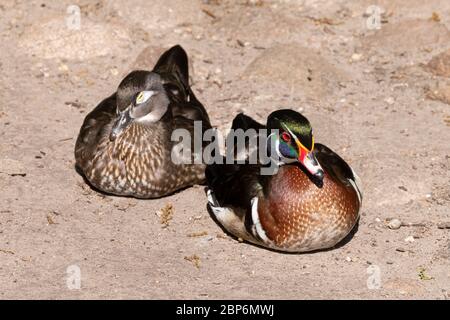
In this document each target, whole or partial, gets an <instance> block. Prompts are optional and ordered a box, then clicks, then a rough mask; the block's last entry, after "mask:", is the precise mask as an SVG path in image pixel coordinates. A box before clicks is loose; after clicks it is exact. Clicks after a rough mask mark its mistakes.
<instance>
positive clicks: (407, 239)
mask: <svg viewBox="0 0 450 320" xmlns="http://www.w3.org/2000/svg"><path fill="white" fill-rule="evenodd" d="M405 242H414V237H413V236H409V237H406V238H405Z"/></svg>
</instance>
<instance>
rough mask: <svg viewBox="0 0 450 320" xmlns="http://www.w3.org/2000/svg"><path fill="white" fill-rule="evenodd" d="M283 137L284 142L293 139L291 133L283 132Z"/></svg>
mask: <svg viewBox="0 0 450 320" xmlns="http://www.w3.org/2000/svg"><path fill="white" fill-rule="evenodd" d="M281 139H283V141H284V142H289V141H291V136H290V135H289V133H287V132H283V133H282V134H281Z"/></svg>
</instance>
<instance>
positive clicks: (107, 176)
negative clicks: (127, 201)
mask: <svg viewBox="0 0 450 320" xmlns="http://www.w3.org/2000/svg"><path fill="white" fill-rule="evenodd" d="M108 126H110V125H108ZM106 132H108V130H106ZM171 146H172V143H171V141H170V135H169V134H168V130H166V129H165V128H164V127H163V124H160V125H158V126H157V127H156V128H154V129H149V128H148V127H145V126H143V125H139V124H138V123H134V124H132V125H131V126H130V127H129V128H128V129H127V130H126V131H125V132H123V134H121V135H120V136H119V137H118V138H117V139H116V140H114V141H110V140H109V136H108V135H106V134H105V135H104V136H103V137H101V138H100V139H99V141H98V144H97V145H96V148H94V149H93V152H92V153H91V154H89V155H87V156H90V160H89V161H86V162H85V163H86V165H85V166H84V167H83V168H82V170H83V171H84V174H85V175H86V178H87V179H88V180H89V181H90V183H91V184H92V185H94V186H95V187H97V188H98V189H100V190H102V191H105V192H108V193H112V194H117V195H129V196H134V197H138V198H156V197H162V196H165V195H168V194H170V193H173V192H175V191H177V190H179V189H182V188H184V187H187V186H191V185H193V184H200V183H203V182H204V179H205V176H204V166H203V165H194V164H174V163H173V162H172V161H171Z"/></svg>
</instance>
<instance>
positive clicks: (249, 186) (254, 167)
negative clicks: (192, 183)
mask: <svg viewBox="0 0 450 320" xmlns="http://www.w3.org/2000/svg"><path fill="white" fill-rule="evenodd" d="M264 128H266V129H267V131H269V132H268V133H267V134H266V136H268V139H267V140H268V141H269V142H270V141H271V140H272V139H274V140H272V141H273V142H275V143H266V145H267V148H268V149H271V148H275V149H276V150H275V151H276V152H277V154H278V155H280V156H281V160H280V161H279V162H278V163H277V169H278V170H277V172H276V174H272V175H266V174H264V175H263V174H261V168H262V167H263V166H264V165H263V164H250V163H248V161H247V162H246V163H244V164H213V165H208V166H207V168H206V178H207V183H208V191H207V195H208V205H209V208H210V209H211V211H212V213H213V215H214V216H215V217H216V219H217V220H218V221H219V223H220V224H222V226H223V227H224V228H225V229H226V230H227V231H228V232H229V233H231V234H232V235H234V236H236V237H238V238H241V239H243V240H246V241H249V242H252V243H254V244H256V245H259V246H263V247H267V248H271V249H274V250H277V251H285V252H307V251H315V250H320V249H327V248H332V247H334V246H335V245H336V244H338V243H339V242H340V241H341V240H343V239H344V238H345V237H346V236H347V235H348V234H349V233H350V231H351V230H352V229H353V227H354V226H355V225H356V223H357V221H358V218H359V211H360V208H361V202H362V193H361V191H360V190H361V189H360V187H359V185H360V182H359V178H358V177H357V175H356V174H355V173H354V172H353V170H352V169H351V168H350V166H349V165H348V164H347V163H346V162H345V161H344V160H343V159H342V158H341V157H339V156H338V155H337V154H336V153H334V152H333V151H332V150H331V149H329V148H328V147H326V146H324V145H322V144H319V143H314V137H313V133H312V129H311V125H310V123H309V121H308V120H307V119H306V118H305V117H304V116H302V115H301V114H299V113H298V112H295V111H293V110H278V111H275V112H273V113H271V114H270V115H269V117H268V119H267V126H263V125H261V124H259V123H258V122H256V121H254V120H253V119H251V118H250V117H248V116H245V115H243V114H239V115H238V116H237V117H236V118H235V119H234V121H233V125H232V129H234V130H236V129H243V130H248V129H255V130H258V129H264ZM274 129H275V131H273V130H274ZM270 132H275V134H270V136H269V133H270ZM227 147H228V146H227ZM269 152H270V150H269ZM269 154H270V153H269ZM247 159H248V158H247Z"/></svg>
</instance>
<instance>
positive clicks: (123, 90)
mask: <svg viewBox="0 0 450 320" xmlns="http://www.w3.org/2000/svg"><path fill="white" fill-rule="evenodd" d="M188 81H189V75H188V65H187V56H186V53H185V52H184V50H183V49H182V48H181V47H180V46H175V47H173V48H171V49H170V50H168V51H167V52H166V53H164V54H163V55H162V56H161V58H160V59H159V61H158V63H157V64H156V66H155V68H154V70H153V71H152V72H148V71H133V72H131V73H130V74H129V75H128V76H127V77H125V79H124V80H123V81H122V82H121V84H120V85H119V88H118V90H117V92H116V93H114V94H113V95H111V96H110V97H109V98H107V99H105V100H104V101H102V102H101V103H100V104H99V105H98V106H97V107H96V108H95V109H94V110H93V111H92V112H91V113H89V114H88V115H87V116H86V119H85V120H84V123H83V125H82V127H81V129H80V134H79V136H78V139H77V142H76V146H75V159H76V166H77V168H78V169H79V170H80V171H81V172H82V174H84V176H85V177H86V178H87V180H88V181H89V182H90V183H91V184H92V185H93V186H94V187H96V188H98V189H99V190H101V191H104V192H107V193H111V194H116V195H126V196H134V197H138V198H155V197H161V196H165V195H168V194H171V193H173V192H175V191H177V190H179V189H182V188H185V187H188V186H191V185H194V184H201V183H204V180H205V176H204V169H205V166H204V165H203V164H193V163H174V162H173V161H172V157H171V152H172V149H173V147H174V145H175V144H177V143H178V141H175V142H173V141H171V135H172V132H173V131H174V130H176V129H184V130H187V132H189V134H190V136H191V137H192V139H193V137H194V121H201V123H202V130H206V129H208V128H210V127H211V126H210V122H209V118H208V115H207V113H206V111H205V109H204V107H203V105H202V104H201V103H200V102H199V101H198V100H197V99H196V97H195V95H194V93H193V92H192V90H191V89H190V87H189V85H188Z"/></svg>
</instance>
